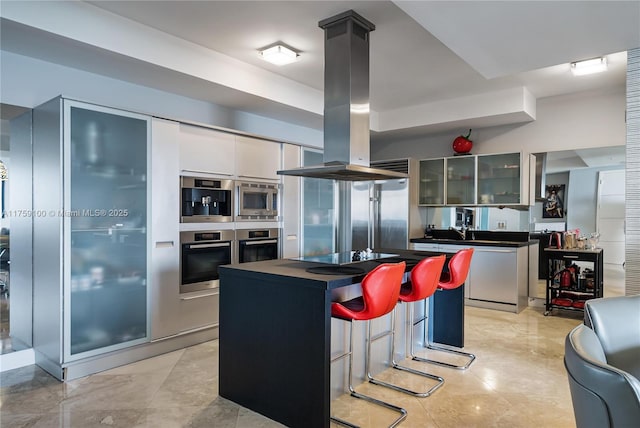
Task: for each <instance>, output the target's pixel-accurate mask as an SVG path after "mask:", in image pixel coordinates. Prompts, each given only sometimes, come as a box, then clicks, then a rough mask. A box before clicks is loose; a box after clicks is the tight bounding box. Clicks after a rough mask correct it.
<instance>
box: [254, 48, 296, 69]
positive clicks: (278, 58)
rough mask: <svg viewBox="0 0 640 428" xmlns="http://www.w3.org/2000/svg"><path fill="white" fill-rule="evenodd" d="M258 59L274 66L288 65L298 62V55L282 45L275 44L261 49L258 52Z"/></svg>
mask: <svg viewBox="0 0 640 428" xmlns="http://www.w3.org/2000/svg"><path fill="white" fill-rule="evenodd" d="M258 53H259V54H260V57H261V58H262V59H263V60H265V61H268V62H270V63H272V64H275V65H285V64H290V63H292V62H294V61H297V60H298V56H299V55H298V53H297V52H295V51H294V50H292V49H290V48H288V47H286V46H283V45H282V44H276V45H272V46H268V47H266V48H262V49H260V50H259V51H258Z"/></svg>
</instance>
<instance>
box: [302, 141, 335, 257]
mask: <svg viewBox="0 0 640 428" xmlns="http://www.w3.org/2000/svg"><path fill="white" fill-rule="evenodd" d="M302 156H303V159H302V165H303V166H311V165H320V164H322V153H319V152H314V151H311V150H303V152H302ZM333 198H334V184H333V180H323V179H321V178H309V177H306V178H303V179H302V228H303V233H302V254H303V255H305V256H313V255H316V254H328V253H333V252H334V251H335V245H334V239H333V237H334V236H335V233H334V230H335V221H334V218H333V213H334V206H333Z"/></svg>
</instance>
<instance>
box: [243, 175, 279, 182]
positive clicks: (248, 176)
mask: <svg viewBox="0 0 640 428" xmlns="http://www.w3.org/2000/svg"><path fill="white" fill-rule="evenodd" d="M238 178H251V179H256V178H257V179H259V180H272V181H278V179H277V178H269V177H260V176H258V175H239V176H238Z"/></svg>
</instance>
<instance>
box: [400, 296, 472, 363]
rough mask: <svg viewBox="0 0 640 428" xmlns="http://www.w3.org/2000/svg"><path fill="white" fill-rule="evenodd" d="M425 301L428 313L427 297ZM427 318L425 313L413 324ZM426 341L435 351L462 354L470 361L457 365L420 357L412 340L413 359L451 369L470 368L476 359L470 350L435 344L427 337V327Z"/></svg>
mask: <svg viewBox="0 0 640 428" xmlns="http://www.w3.org/2000/svg"><path fill="white" fill-rule="evenodd" d="M424 302H425V304H424V307H425V313H426V311H427V300H426V299H425V301H424ZM411 319H413V316H412V317H411ZM426 319H427V316H426V315H425V316H423V317H422V318H420V319H419V320H418V321H416V322H414V323H413V325H414V326H416V325H418V324H419V323H421V322H423V321H426ZM411 332H412V333H413V329H411ZM424 341H425V343H426V346H425V348H427V349H431V350H434V351H441V352H448V353H450V354H456V355H461V356H464V357H467V358H469V361H468V362H467V363H466V364H464V365H461V366H456V365H455V364H450V363H447V362H444V361H438V360H432V359H430V358H423V357H418V356H417V355H415V353H414V351H413V340H412V341H411V359H412V360H413V361H420V362H422V363H430V364H436V365H439V366H442V367H448V368H450V369H456V370H466V369H468V368H469V366H470V365H471V363H473V362H474V361H475V360H476V356H475V355H474V354H471V353H469V352H464V351H459V350H457V349H449V348H445V347H442V346H437V345H434V344H433V343H431V342H429V339H428V337H427V331H426V329H425V335H424Z"/></svg>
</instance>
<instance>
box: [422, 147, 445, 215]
mask: <svg viewBox="0 0 640 428" xmlns="http://www.w3.org/2000/svg"><path fill="white" fill-rule="evenodd" d="M419 189H420V190H419V193H418V204H419V205H444V158H440V159H427V160H422V161H420V184H419Z"/></svg>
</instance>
